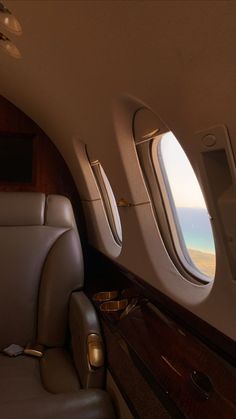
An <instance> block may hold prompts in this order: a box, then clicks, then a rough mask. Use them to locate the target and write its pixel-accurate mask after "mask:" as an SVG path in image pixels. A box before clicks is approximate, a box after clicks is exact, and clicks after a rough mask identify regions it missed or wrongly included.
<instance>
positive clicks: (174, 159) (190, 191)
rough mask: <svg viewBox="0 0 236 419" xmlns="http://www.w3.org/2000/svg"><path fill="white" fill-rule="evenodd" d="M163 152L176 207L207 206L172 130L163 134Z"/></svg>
mask: <svg viewBox="0 0 236 419" xmlns="http://www.w3.org/2000/svg"><path fill="white" fill-rule="evenodd" d="M161 154H162V158H163V161H164V166H165V169H166V172H167V175H168V180H169V184H170V187H171V191H172V194H173V198H174V201H175V205H176V207H188V208H206V205H205V201H204V198H203V195H202V191H201V189H200V186H199V183H198V181H197V178H196V176H195V173H194V171H193V168H192V166H191V164H190V163H189V160H188V158H187V156H186V154H185V152H184V150H183V149H182V147H181V146H180V144H179V142H178V141H177V140H176V138H175V136H174V134H173V133H172V132H168V133H166V134H164V135H163V137H162V139H161Z"/></svg>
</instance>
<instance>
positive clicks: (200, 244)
mask: <svg viewBox="0 0 236 419" xmlns="http://www.w3.org/2000/svg"><path fill="white" fill-rule="evenodd" d="M176 210H177V215H178V218H179V223H180V226H181V230H182V233H183V236H184V240H185V244H186V246H187V248H190V249H194V250H199V251H201V252H204V253H213V254H214V253H215V245H214V238H213V233H212V228H211V221H210V219H209V215H208V212H207V210H206V209H204V208H176Z"/></svg>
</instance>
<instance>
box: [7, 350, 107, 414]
mask: <svg viewBox="0 0 236 419" xmlns="http://www.w3.org/2000/svg"><path fill="white" fill-rule="evenodd" d="M53 355H54V356H53ZM59 361H60V365H61V368H60V367H59ZM41 363H42V365H41V368H40V364H41ZM45 380H46V383H47V384H46V387H47V389H46V388H45V385H43V381H45ZM48 389H50V392H49V391H48ZM59 392H60V394H56V393H59ZM53 393H54V394H53ZM0 417H1V418H4V419H22V418H24V419H54V418H55V419H78V418H79V417H80V418H83V419H112V418H114V413H113V409H112V405H111V402H110V400H109V397H108V395H107V394H106V392H105V391H103V390H98V389H89V390H87V389H86V390H81V389H80V385H79V382H78V380H76V373H75V371H74V370H73V363H72V361H71V360H70V359H69V356H68V354H67V353H66V352H65V351H64V350H63V349H50V350H49V352H48V353H47V352H46V354H45V358H44V359H42V360H39V359H37V358H33V357H28V356H23V355H22V356H18V357H16V358H10V357H7V356H6V355H2V354H1V355H0Z"/></svg>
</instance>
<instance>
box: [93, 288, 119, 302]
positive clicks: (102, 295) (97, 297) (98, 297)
mask: <svg viewBox="0 0 236 419" xmlns="http://www.w3.org/2000/svg"><path fill="white" fill-rule="evenodd" d="M117 297H118V291H116V290H114V291H102V292H98V293H97V294H94V295H93V297H92V298H93V301H96V302H97V303H102V302H103V301H109V300H114V299H115V298H117Z"/></svg>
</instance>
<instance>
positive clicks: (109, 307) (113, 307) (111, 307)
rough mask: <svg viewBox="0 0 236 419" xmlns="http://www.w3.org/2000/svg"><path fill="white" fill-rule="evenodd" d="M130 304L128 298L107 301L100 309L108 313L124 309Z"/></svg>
mask: <svg viewBox="0 0 236 419" xmlns="http://www.w3.org/2000/svg"><path fill="white" fill-rule="evenodd" d="M127 305H128V300H127V299H126V298H125V299H123V300H115V301H107V302H104V303H102V304H101V305H100V310H101V311H103V312H106V313H111V312H113V313H114V312H116V311H120V310H124V309H125V308H126V307H127Z"/></svg>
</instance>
